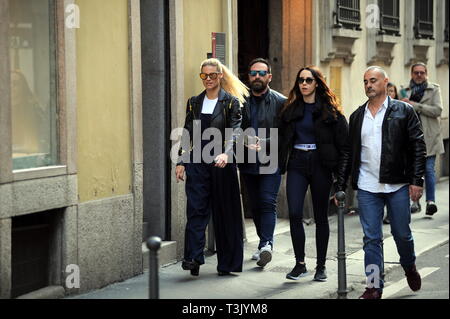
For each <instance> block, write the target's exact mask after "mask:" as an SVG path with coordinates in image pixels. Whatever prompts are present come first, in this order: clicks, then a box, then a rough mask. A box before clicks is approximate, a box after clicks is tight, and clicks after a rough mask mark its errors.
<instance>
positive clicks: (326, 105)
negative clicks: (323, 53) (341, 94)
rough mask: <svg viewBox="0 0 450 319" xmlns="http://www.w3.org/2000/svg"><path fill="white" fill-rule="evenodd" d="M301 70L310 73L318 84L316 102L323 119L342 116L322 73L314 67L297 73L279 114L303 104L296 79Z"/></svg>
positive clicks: (335, 98)
mask: <svg viewBox="0 0 450 319" xmlns="http://www.w3.org/2000/svg"><path fill="white" fill-rule="evenodd" d="M303 70H307V71H309V72H311V74H312V75H313V77H314V79H315V80H316V82H317V84H318V86H317V87H316V102H319V103H320V104H321V105H320V106H319V107H320V108H321V111H322V116H323V118H324V119H325V118H327V117H328V116H330V115H331V116H332V117H333V118H337V115H338V114H342V107H341V106H340V104H339V102H338V99H337V97H336V95H335V94H334V93H333V92H332V91H331V90H330V88H329V87H328V85H327V84H326V83H325V78H324V76H323V74H322V72H321V71H320V70H319V68H318V67H316V66H307V67H303V68H301V69H300V70H299V71H298V73H297V76H296V77H295V83H294V86H293V87H292V89H291V91H290V92H289V96H288V99H287V100H286V103H285V104H284V106H283V108H282V110H281V114H283V113H285V112H286V111H288V110H292V109H293V108H295V107H296V106H298V105H302V104H303V103H304V101H303V95H302V93H301V92H300V88H299V85H298V77H299V76H300V73H302V71H303Z"/></svg>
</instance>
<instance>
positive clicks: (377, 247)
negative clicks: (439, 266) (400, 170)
mask: <svg viewBox="0 0 450 319" xmlns="http://www.w3.org/2000/svg"><path fill="white" fill-rule="evenodd" d="M357 198H358V206H359V218H360V221H361V225H362V228H363V232H364V266H365V269H366V276H368V277H369V276H371V277H373V276H374V268H376V267H378V268H377V269H378V270H379V275H380V276H379V281H378V282H377V280H376V279H377V278H375V280H374V281H373V285H374V286H375V288H381V289H382V288H383V286H384V282H383V280H382V278H381V274H382V273H384V269H383V258H384V257H383V250H382V240H383V230H382V227H383V211H384V206H385V205H386V206H387V211H388V214H389V218H390V221H391V223H390V226H391V233H392V236H393V237H394V241H395V244H396V246H397V252H398V254H399V255H400V264H401V265H402V266H403V268H409V267H411V266H412V265H414V263H415V261H416V255H415V253H414V240H413V236H412V233H411V228H410V227H409V224H410V222H411V212H410V205H409V187H408V185H405V186H403V187H402V188H400V189H399V190H398V191H396V192H393V193H371V192H367V191H364V190H358V194H357ZM374 266H375V267H374ZM377 284H379V286H378V285H377Z"/></svg>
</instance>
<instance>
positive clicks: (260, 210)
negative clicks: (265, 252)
mask: <svg viewBox="0 0 450 319" xmlns="http://www.w3.org/2000/svg"><path fill="white" fill-rule="evenodd" d="M241 175H242V178H243V180H244V183H245V186H246V189H247V193H248V196H249V200H250V207H251V211H252V216H253V221H254V223H255V227H256V233H257V234H258V237H259V246H258V249H260V248H261V247H264V246H265V245H266V243H267V242H269V243H270V245H271V246H272V247H273V232H274V230H275V224H276V222H277V211H276V208H277V195H278V191H279V189H280V184H281V175H280V174H261V175H257V174H245V173H241Z"/></svg>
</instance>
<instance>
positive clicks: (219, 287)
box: [67, 179, 449, 299]
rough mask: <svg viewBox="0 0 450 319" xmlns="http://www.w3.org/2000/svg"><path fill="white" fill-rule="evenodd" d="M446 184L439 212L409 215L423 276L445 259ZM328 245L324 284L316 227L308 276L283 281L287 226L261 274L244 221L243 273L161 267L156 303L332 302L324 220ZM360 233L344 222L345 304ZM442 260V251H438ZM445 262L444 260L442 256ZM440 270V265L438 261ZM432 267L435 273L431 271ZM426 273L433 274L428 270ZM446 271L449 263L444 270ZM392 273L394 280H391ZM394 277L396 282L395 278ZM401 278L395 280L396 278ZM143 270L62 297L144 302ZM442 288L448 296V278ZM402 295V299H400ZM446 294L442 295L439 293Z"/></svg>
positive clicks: (390, 257) (356, 282)
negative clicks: (318, 276)
mask: <svg viewBox="0 0 450 319" xmlns="http://www.w3.org/2000/svg"><path fill="white" fill-rule="evenodd" d="M448 195H449V180H448V179H441V181H440V183H438V184H437V186H436V198H437V200H436V203H437V205H438V208H439V211H438V212H437V213H436V214H435V215H434V216H432V217H429V216H426V215H425V211H424V207H425V204H424V199H422V211H421V212H419V213H415V214H413V215H412V221H411V228H412V230H413V236H414V242H415V251H416V256H417V263H418V265H421V266H422V265H423V263H422V256H424V257H423V258H424V259H427V260H428V263H427V265H426V267H425V268H427V269H426V271H427V276H428V275H430V276H431V275H432V274H431V273H430V274H428V272H430V271H431V270H433V269H434V268H437V267H440V266H439V265H436V266H435V267H434V266H433V261H432V259H431V260H430V259H428V257H427V253H428V254H429V253H430V251H432V250H433V251H434V249H437V247H440V246H443V245H444V247H446V252H447V253H446V254H445V255H447V256H448V245H445V244H446V243H448V239H449V196H448ZM329 222H330V231H331V233H330V241H329V246H328V254H327V256H328V258H327V265H326V266H327V273H328V281H327V282H316V281H313V276H314V267H315V260H316V259H315V258H316V249H315V224H311V225H308V226H307V225H305V232H306V264H307V269H308V271H309V274H308V275H307V276H305V277H303V278H300V279H299V280H296V281H295V280H289V279H286V274H287V273H288V272H289V271H290V270H291V269H292V268H293V266H294V265H295V259H294V253H293V249H292V242H291V238H290V232H289V222H288V220H286V219H279V220H278V223H277V227H276V236H275V243H274V253H273V259H272V261H271V262H270V263H269V264H268V265H267V266H266V267H265V268H260V267H258V266H257V265H256V262H255V261H253V260H251V256H252V254H253V253H254V252H255V250H256V249H257V245H258V239H257V236H256V233H255V229H254V227H253V225H252V222H251V220H247V221H246V225H247V227H246V232H247V238H248V240H247V242H246V243H245V245H244V267H243V272H242V273H236V274H233V275H231V276H223V277H219V276H218V275H217V271H216V265H217V259H216V255H215V254H214V255H212V256H210V257H207V258H206V263H205V264H204V265H202V266H201V267H200V276H199V277H193V276H191V275H190V274H189V271H184V270H182V269H181V262H178V263H176V264H171V265H168V266H164V267H160V269H159V278H160V282H159V285H160V298H161V299H335V298H337V288H338V276H337V216H336V215H333V216H330V217H329ZM383 232H384V238H385V240H384V254H385V273H386V284H385V285H386V289H389V286H390V285H391V284H396V283H397V286H395V287H402V286H400V284H398V281H401V276H400V275H399V274H400V272H401V266H400V264H399V257H398V254H397V250H396V247H395V243H394V240H393V238H392V235H391V234H390V226H389V225H384V226H383ZM362 238H363V233H362V229H361V225H360V222H359V217H358V215H357V214H353V215H346V216H345V243H346V255H347V258H346V271H347V287H348V291H349V293H348V298H352V299H354V298H357V297H358V296H359V295H360V294H361V293H362V291H363V290H364V287H365V276H364V252H363V250H362ZM438 253H441V254H444V253H445V248H444V249H441V250H438ZM443 258H445V256H443ZM440 264H441V266H442V261H440ZM433 267H434V268H433ZM430 268H433V269H431V270H430ZM446 271H448V257H447V270H446ZM391 273H392V274H393V275H392V276H391ZM394 274H395V276H394ZM399 276H400V277H399ZM148 278H149V273H148V270H147V271H145V272H144V273H143V274H142V275H139V276H137V277H134V278H131V279H129V280H126V281H124V282H121V283H116V284H112V285H109V286H107V287H105V288H102V289H99V290H95V291H92V292H88V293H85V294H81V295H77V296H71V297H67V298H68V299H146V298H148ZM391 278H392V279H391ZM443 280H444V281H445V280H446V283H445V285H444V286H445V287H447V292H446V293H447V296H448V287H449V283H448V275H447V277H446V278H444V279H443ZM430 287H431V286H429V285H424V286H423V289H421V290H420V291H418V292H412V291H410V290H409V291H407V290H405V289H404V287H402V288H401V289H403V290H401V291H398V289H397V290H395V289H391V291H392V293H390V294H388V295H386V298H396V297H398V298H402V296H404V293H405V291H407V293H408V296H413V297H414V298H419V299H420V298H422V296H423V298H429V291H427V290H428V289H431V288H430ZM402 293H403V295H402ZM444 293H445V292H444Z"/></svg>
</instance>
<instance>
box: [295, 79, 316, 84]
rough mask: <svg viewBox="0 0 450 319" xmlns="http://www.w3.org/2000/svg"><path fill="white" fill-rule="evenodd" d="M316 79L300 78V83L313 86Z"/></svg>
mask: <svg viewBox="0 0 450 319" xmlns="http://www.w3.org/2000/svg"><path fill="white" fill-rule="evenodd" d="M314 80H315V79H313V78H306V79H305V78H298V83H299V84H302V83H303V82H306V83H307V84H311V83H313V82H314Z"/></svg>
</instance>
